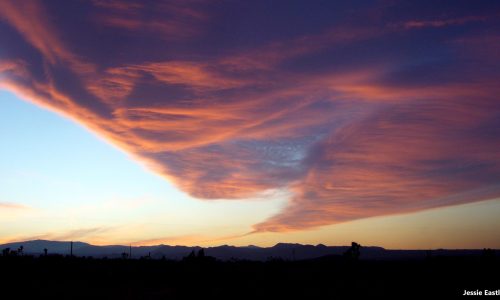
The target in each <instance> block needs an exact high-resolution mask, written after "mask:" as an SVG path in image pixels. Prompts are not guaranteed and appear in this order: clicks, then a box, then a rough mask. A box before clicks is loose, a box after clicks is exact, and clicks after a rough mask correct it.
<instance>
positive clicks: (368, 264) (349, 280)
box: [0, 243, 500, 299]
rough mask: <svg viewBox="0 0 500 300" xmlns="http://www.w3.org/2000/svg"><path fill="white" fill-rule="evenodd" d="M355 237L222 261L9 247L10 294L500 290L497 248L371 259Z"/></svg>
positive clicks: (5, 288) (244, 295) (3, 261)
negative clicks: (311, 253)
mask: <svg viewBox="0 0 500 300" xmlns="http://www.w3.org/2000/svg"><path fill="white" fill-rule="evenodd" d="M359 249H360V245H358V244H355V243H353V245H352V247H351V248H349V249H348V250H347V251H346V252H345V253H344V255H328V256H323V257H320V258H317V259H310V260H295V261H294V260H281V259H271V260H268V261H235V260H233V261H218V260H216V259H215V258H213V257H210V256H207V255H205V251H204V250H203V249H201V250H198V251H192V252H191V253H188V254H187V255H186V257H185V258H184V259H182V260H180V261H173V260H167V259H152V258H151V257H150V256H144V257H142V258H140V259H128V258H127V256H126V255H124V256H123V258H116V259H107V258H103V259H95V258H85V257H75V256H70V255H68V256H62V255H50V254H42V255H40V256H30V255H24V254H23V253H22V250H23V249H20V250H21V252H20V253H19V252H16V253H15V254H14V253H12V251H11V252H9V251H6V252H4V253H3V254H4V255H2V256H1V257H0V270H1V272H0V274H1V275H0V287H1V289H2V295H6V294H10V293H14V295H16V298H21V299H24V298H25V297H26V296H30V295H31V296H37V297H38V298H40V297H42V298H43V297H50V298H49V299H55V298H63V299H94V298H97V297H98V298H108V299H178V298H187V297H190V298H191V297H198V298H206V297H210V298H215V297H217V298H226V299H250V298H251V299H261V298H264V297H266V298H267V297H272V298H276V299H284V298H291V297H294V298H296V297H303V298H304V299H311V298H321V299H338V298H341V299H343V298H354V297H356V298H357V297H359V296H383V297H387V296H397V297H401V298H402V299H404V298H409V297H422V298H429V297H431V296H436V297H437V296H443V297H453V296H457V297H461V296H462V295H463V293H464V290H468V291H475V290H484V289H488V290H490V291H495V290H498V289H500V268H499V267H500V263H499V260H498V258H497V257H496V256H495V251H493V250H485V251H484V252H483V254H482V255H480V256H473V257H471V256H469V257H465V256H463V257H461V256H453V257H447V256H439V255H437V256H436V255H432V254H429V255H428V256H427V257H426V258H425V259H421V260H363V258H362V256H361V257H360V251H359Z"/></svg>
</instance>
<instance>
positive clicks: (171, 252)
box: [0, 240, 483, 261]
mask: <svg viewBox="0 0 500 300" xmlns="http://www.w3.org/2000/svg"><path fill="white" fill-rule="evenodd" d="M70 245H71V242H69V241H49V240H31V241H23V242H15V243H8V244H2V245H0V249H6V248H10V249H18V248H19V247H20V246H23V253H24V254H28V255H41V254H44V249H47V251H48V254H61V255H69V254H70V247H71V246H70ZM349 247H350V246H326V245H323V244H318V245H303V244H296V243H278V244H276V245H274V246H272V247H259V246H254V245H249V246H240V247H237V246H229V245H221V246H215V247H205V248H203V247H199V246H179V245H175V246H171V245H163V244H161V245H154V246H132V247H130V246H125V245H107V246H97V245H91V244H88V243H84V242H73V255H75V256H91V257H95V258H103V257H108V258H119V257H122V255H123V253H127V254H128V253H129V251H130V252H131V254H132V258H140V257H144V256H150V257H151V258H153V259H160V258H166V259H172V260H180V259H182V258H183V257H185V256H187V255H188V254H189V253H191V252H192V251H196V252H197V251H199V250H200V249H202V248H203V249H205V253H206V255H207V256H212V257H215V258H216V259H218V260H223V261H227V260H254V261H265V260H269V259H283V260H307V259H318V258H321V257H326V256H336V255H338V256H340V255H342V254H343V253H345V252H346V251H347V250H348V249H349ZM482 251H483V250H482V249H436V250H392V249H384V248H382V247H376V246H363V247H362V248H361V250H360V252H361V258H362V259H373V260H403V259H404V260H407V259H424V258H425V257H427V256H428V255H429V253H432V254H433V255H436V256H479V255H481V253H482Z"/></svg>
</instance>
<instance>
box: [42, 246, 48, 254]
mask: <svg viewBox="0 0 500 300" xmlns="http://www.w3.org/2000/svg"><path fill="white" fill-rule="evenodd" d="M47 252H48V250H47V248H44V249H43V253H44V255H45V256H47Z"/></svg>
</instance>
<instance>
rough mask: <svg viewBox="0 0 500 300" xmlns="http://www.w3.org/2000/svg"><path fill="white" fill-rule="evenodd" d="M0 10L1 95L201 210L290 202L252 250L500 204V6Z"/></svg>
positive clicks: (26, 6) (49, 6)
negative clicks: (488, 34) (70, 12)
mask: <svg viewBox="0 0 500 300" xmlns="http://www.w3.org/2000/svg"><path fill="white" fill-rule="evenodd" d="M1 5H2V8H3V9H2V10H0V16H1V19H2V20H3V23H1V24H0V31H1V33H3V34H5V36H7V37H9V39H10V43H9V44H8V45H6V46H5V49H4V51H3V52H2V53H1V54H0V55H1V56H0V59H1V62H2V63H1V64H0V70H1V71H2V77H1V78H2V79H1V80H2V81H1V85H2V86H3V87H4V88H7V89H9V90H12V91H14V92H17V93H18V94H20V95H22V96H24V97H25V98H29V99H31V101H33V102H35V103H37V104H39V105H43V106H46V107H48V108H50V109H53V110H55V111H58V112H60V113H63V114H65V115H66V116H69V117H71V118H73V119H75V120H76V121H78V122H80V123H82V124H84V125H86V126H87V127H89V128H90V129H91V130H93V131H94V132H96V133H97V134H99V135H101V136H103V137H105V138H106V139H108V140H109V141H111V142H113V143H114V144H116V145H117V146H119V147H120V148H122V149H124V150H125V151H127V152H128V153H130V154H131V155H133V156H134V157H136V158H137V159H138V160H139V161H141V162H143V163H145V164H147V165H148V166H149V167H150V168H152V169H153V170H155V171H156V172H158V173H159V174H161V175H163V176H165V177H167V178H168V179H169V180H171V181H172V182H174V183H175V184H176V185H177V186H178V187H179V188H181V189H182V190H183V191H186V192H188V193H189V194H191V195H193V196H195V197H198V198H201V199H221V198H222V199H244V198H248V197H252V196H255V195H257V194H260V193H263V192H265V191H269V190H274V189H288V190H290V191H291V192H292V193H293V196H292V198H291V199H290V203H289V205H288V206H287V207H285V208H284V209H283V211H281V212H280V213H279V214H277V215H276V216H273V217H271V218H270V219H269V220H264V221H263V222H262V223H260V224H256V225H255V228H254V229H255V231H257V232H260V231H289V230H301V229H305V228H311V227H316V226H322V225H327V224H334V223H339V222H345V221H350V220H354V219H359V218H367V217H372V216H380V215H388V214H397V213H405V212H412V211H418V210H423V209H428V208H433V207H438V206H448V205H455V204H460V203H466V202H473V201H479V200H484V199H488V198H493V197H497V196H499V195H500V191H499V186H498V183H497V182H498V179H500V165H499V163H500V157H499V156H498V151H497V149H499V146H500V145H499V144H498V142H497V141H498V140H499V137H500V130H499V128H500V126H499V125H500V124H499V123H498V120H499V119H500V104H499V99H498V96H497V95H499V94H500V91H499V88H498V87H497V85H496V84H495V83H496V82H497V81H498V79H499V78H500V74H499V73H498V67H499V64H500V62H499V61H498V56H495V55H494V53H495V51H489V52H488V51H487V52H485V51H484V49H485V47H490V48H491V47H493V48H495V49H497V48H498V43H497V42H492V39H491V38H484V39H478V38H477V37H478V36H485V34H484V32H485V31H491V30H493V31H494V30H499V29H500V24H499V22H498V21H497V18H495V17H494V16H496V15H498V12H499V10H500V8H499V7H498V5H494V4H491V3H490V2H483V1H479V2H477V3H475V4H474V5H473V7H470V6H471V5H472V4H464V5H463V6H457V5H453V4H452V3H448V4H446V3H441V4H439V5H436V6H433V9H432V10H429V9H428V6H426V5H424V4H420V2H419V4H417V3H410V2H409V3H400V4H387V3H385V4H384V3H369V4H367V5H365V6H364V8H363V9H356V11H357V12H356V13H355V14H353V13H352V11H353V8H354V7H353V6H352V4H339V3H333V2H332V3H331V4H328V5H326V7H323V6H321V5H319V4H308V5H310V6H309V9H311V10H312V11H314V12H315V13H317V16H318V19H317V21H314V22H313V21H312V20H311V19H310V18H305V17H304V15H303V13H302V12H303V9H302V6H303V5H306V4H304V3H303V4H300V5H299V4H298V5H289V6H287V9H286V10H284V9H283V8H282V7H280V5H279V4H277V5H276V6H269V4H266V3H260V4H257V3H253V4H241V3H217V4H213V3H212V4H207V3H204V2H199V1H194V2H190V1H188V2H185V3H183V4H178V3H176V2H170V1H165V2H162V1H154V2H151V3H149V2H144V3H143V2H141V3H138V2H114V1H110V2H104V1H94V2H92V3H78V4H74V3H73V4H61V3H57V4H55V3H42V2H38V1H27V2H26V3H24V2H23V4H17V3H15V2H12V1H3V2H2V4H1ZM64 5H75V6H78V5H80V6H82V9H83V8H85V9H86V11H88V12H89V13H88V15H85V16H82V15H78V16H77V17H78V18H79V20H80V21H81V22H80V23H78V24H75V23H72V22H71V20H68V18H65V17H64V16H62V15H61V11H64V7H59V6H64ZM242 6H244V7H242ZM472 8H473V9H472ZM264 11H271V12H274V13H273V14H269V15H267V14H263V12H264ZM396 12H397V13H396ZM445 12H446V15H444V13H445ZM24 15H27V16H28V17H27V18H21V17H20V16H24ZM148 16H150V18H149V17H148ZM478 16H480V17H478ZM249 20H251V21H252V22H248V21H249ZM415 20H417V21H415ZM419 20H424V21H419ZM429 20H430V21H429ZM82 24H83V25H85V26H83V25H82ZM160 24H163V25H161V26H160ZM284 24H288V25H286V26H285V25H284ZM391 24H403V26H391ZM34 25H36V26H34ZM87 25H88V26H87ZM454 25H460V27H461V29H460V30H456V29H455V28H454V27H455V26H454ZM417 28H426V29H427V30H411V29H417ZM75 32H81V33H83V34H81V35H80V38H74V37H73V36H74V35H75ZM180 33H182V34H180ZM166 37H172V38H166ZM173 37H175V38H173ZM497 50H498V49H497ZM480 53H482V54H481V55H480ZM484 54H486V55H484ZM21 66H22V67H21Z"/></svg>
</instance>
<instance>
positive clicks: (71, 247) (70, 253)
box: [69, 241, 73, 257]
mask: <svg viewBox="0 0 500 300" xmlns="http://www.w3.org/2000/svg"><path fill="white" fill-rule="evenodd" d="M69 249H70V250H69V256H71V257H73V241H71V244H70V248H69Z"/></svg>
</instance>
